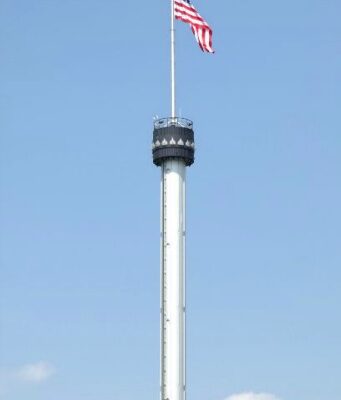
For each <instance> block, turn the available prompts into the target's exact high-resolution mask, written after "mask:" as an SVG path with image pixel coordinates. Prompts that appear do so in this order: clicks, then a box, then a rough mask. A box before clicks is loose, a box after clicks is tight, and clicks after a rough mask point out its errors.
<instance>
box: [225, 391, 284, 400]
mask: <svg viewBox="0 0 341 400" xmlns="http://www.w3.org/2000/svg"><path fill="white" fill-rule="evenodd" d="M225 400H280V399H279V398H278V397H276V396H274V395H273V394H269V393H252V392H248V393H239V394H233V395H232V396H230V397H227V398H226V399H225Z"/></svg>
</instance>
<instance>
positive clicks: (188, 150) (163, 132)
mask: <svg viewBox="0 0 341 400" xmlns="http://www.w3.org/2000/svg"><path fill="white" fill-rule="evenodd" d="M152 150H153V162H154V164H155V165H157V166H160V165H162V163H163V161H165V160H166V159H169V158H178V159H183V160H184V161H185V164H186V165H187V166H190V165H192V164H193V163H194V150H195V144H194V131H193V122H192V121H190V120H189V119H186V118H179V117H169V118H160V119H158V120H156V121H154V132H153V143H152Z"/></svg>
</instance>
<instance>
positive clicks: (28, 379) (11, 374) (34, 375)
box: [0, 361, 56, 396]
mask: <svg viewBox="0 0 341 400" xmlns="http://www.w3.org/2000/svg"><path fill="white" fill-rule="evenodd" d="M55 373H56V368H55V367H54V366H53V365H52V364H50V363H48V362H45V361H39V362H37V363H33V364H27V365H23V366H21V367H18V368H4V367H2V368H0V396H2V395H3V394H4V393H7V392H8V391H11V390H12V389H15V388H17V387H18V386H19V385H24V384H26V385H29V384H31V385H33V384H40V383H42V382H45V381H46V380H48V379H49V378H51V377H52V376H53V375H54V374H55Z"/></svg>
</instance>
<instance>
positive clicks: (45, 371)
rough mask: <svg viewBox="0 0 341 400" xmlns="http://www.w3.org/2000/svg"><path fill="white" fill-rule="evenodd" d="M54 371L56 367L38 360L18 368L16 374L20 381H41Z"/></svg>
mask: <svg viewBox="0 0 341 400" xmlns="http://www.w3.org/2000/svg"><path fill="white" fill-rule="evenodd" d="M55 372H56V369H55V367H54V366H53V365H52V364H49V363H47V362H44V361H40V362H38V363H35V364H27V365H24V366H23V367H21V368H19V370H18V371H17V373H16V376H17V378H18V379H19V380H21V381H22V382H30V383H41V382H44V381H46V380H47V379H49V378H50V377H51V376H52V375H54V374H55Z"/></svg>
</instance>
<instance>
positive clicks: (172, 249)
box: [161, 158, 186, 400]
mask: <svg viewBox="0 0 341 400" xmlns="http://www.w3.org/2000/svg"><path fill="white" fill-rule="evenodd" d="M185 185H186V165H185V162H184V160H182V159H180V158H171V159H167V160H165V161H164V162H163V163H162V171H161V400H185V390H186V389H185V379H186V376H185V372H186V366H185V189H186V188H185Z"/></svg>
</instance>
